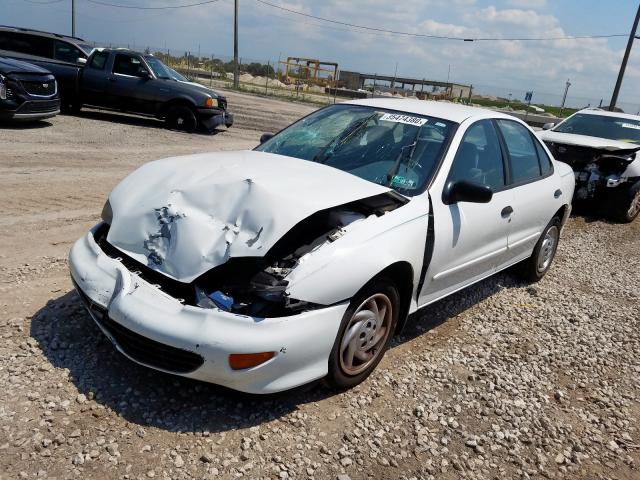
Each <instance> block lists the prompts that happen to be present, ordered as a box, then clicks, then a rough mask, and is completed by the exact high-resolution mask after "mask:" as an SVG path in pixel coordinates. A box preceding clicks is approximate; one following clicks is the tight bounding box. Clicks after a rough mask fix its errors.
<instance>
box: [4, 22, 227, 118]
mask: <svg viewBox="0 0 640 480" xmlns="http://www.w3.org/2000/svg"><path fill="white" fill-rule="evenodd" d="M0 55H4V56H6V57H11V58H14V59H18V60H23V61H27V62H29V63H32V64H35V65H38V66H40V67H42V68H45V69H47V70H49V71H50V72H51V73H53V75H54V76H55V77H56V80H57V81H58V86H59V90H60V92H59V93H60V97H61V109H62V110H63V111H64V110H66V111H78V110H80V108H82V106H83V105H87V106H93V107H99V108H107V109H112V110H118V111H122V112H130V113H137V114H143V115H151V116H154V117H156V118H160V119H163V120H164V121H165V123H166V125H167V127H168V128H171V129H178V130H184V131H194V130H196V129H197V128H202V129H205V130H208V131H212V130H213V129H215V128H216V127H218V126H220V125H226V126H227V127H230V126H231V125H233V115H232V114H231V113H229V112H228V110H227V100H226V99H225V98H224V97H223V96H222V95H219V94H218V93H216V92H214V91H213V90H211V89H209V88H206V87H204V86H202V85H199V84H197V83H192V82H189V81H188V80H187V79H186V78H184V77H182V76H181V75H180V74H178V73H177V72H176V71H174V70H172V69H171V68H169V67H167V66H166V65H164V64H163V63H162V62H161V61H160V59H158V58H157V57H154V56H153V55H145V54H142V53H139V52H134V51H132V50H126V49H95V48H93V47H91V46H90V45H89V44H87V43H86V42H85V41H84V40H82V39H80V38H76V37H68V36H65V35H59V34H55V33H49V32H41V31H38V30H32V29H26V28H17V27H5V26H0Z"/></svg>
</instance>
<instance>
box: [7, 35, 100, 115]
mask: <svg viewBox="0 0 640 480" xmlns="http://www.w3.org/2000/svg"><path fill="white" fill-rule="evenodd" d="M92 50H93V47H92V46H91V45H89V44H88V43H87V42H85V41H84V40H82V39H81V38H76V37H68V36H66V35H58V34H56V33H48V32H41V31H39V30H32V29H28V28H18V27H6V26H0V56H4V57H10V58H15V59H17V60H23V61H25V62H29V63H32V64H34V65H38V66H39V67H42V68H45V69H47V70H48V71H50V72H51V73H53V75H54V76H55V77H56V79H57V80H58V87H59V89H60V92H59V93H60V97H61V100H62V102H61V103H62V108H63V109H66V108H69V107H71V105H72V104H73V102H74V99H75V96H76V90H77V86H76V82H77V79H78V72H79V71H80V69H81V67H82V66H83V65H84V64H85V63H86V61H87V57H88V56H89V54H90V53H91V51H92Z"/></svg>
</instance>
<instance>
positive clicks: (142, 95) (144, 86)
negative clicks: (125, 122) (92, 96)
mask: <svg viewBox="0 0 640 480" xmlns="http://www.w3.org/2000/svg"><path fill="white" fill-rule="evenodd" d="M155 82H156V80H155V79H154V78H153V76H152V74H151V71H150V70H149V69H148V68H147V66H146V63H145V62H144V61H143V60H142V58H140V56H138V55H132V54H129V53H124V52H123V53H116V54H115V57H114V59H113V67H112V71H111V75H109V79H108V83H107V87H106V89H107V96H108V99H109V103H110V105H108V106H109V107H112V108H118V109H120V110H124V111H129V112H137V113H153V112H154V106H155V97H156V95H155V86H154V84H155Z"/></svg>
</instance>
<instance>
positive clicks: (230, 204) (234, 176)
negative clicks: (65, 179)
mask: <svg viewBox="0 0 640 480" xmlns="http://www.w3.org/2000/svg"><path fill="white" fill-rule="evenodd" d="M389 190H390V189H389V188H387V187H383V186H380V185H376V184H374V183H371V182H368V181H366V180H363V179H361V178H358V177H356V176H354V175H351V174H349V173H346V172H343V171H341V170H338V169H335V168H332V167H328V166H326V165H321V164H318V163H314V162H309V161H305V160H300V159H296V158H291V157H285V156H281V155H274V154H270V153H263V152H255V151H241V152H220V153H207V154H198V155H190V156H185V157H174V158H168V159H165V160H158V161H155V162H151V163H148V164H146V165H144V166H142V167H141V168H139V169H138V170H136V171H135V172H133V173H132V174H131V175H129V176H128V177H127V178H125V179H124V180H123V181H122V182H121V183H120V184H119V185H118V186H116V188H115V189H114V190H113V191H112V192H111V195H110V196H109V201H110V204H111V209H112V211H113V219H112V222H111V228H110V230H109V234H108V236H107V240H108V241H109V243H111V244H112V245H114V246H115V247H116V248H118V249H119V250H121V251H122V252H124V253H126V254H127V255H129V256H131V257H133V258H135V259H136V260H138V261H139V262H141V263H143V264H145V265H148V266H149V267H150V268H152V269H154V270H157V271H159V272H161V273H163V274H165V275H167V276H169V277H171V278H174V279H176V280H179V281H182V282H191V281H192V280H194V279H195V278H197V277H199V276H200V275H202V274H203V273H205V272H207V271H208V270H210V269H211V268H213V267H215V266H218V265H221V264H223V263H225V262H226V261H227V260H228V259H229V258H230V257H250V256H253V257H255V256H264V255H265V254H266V253H267V251H268V250H269V249H270V248H271V247H272V246H273V245H274V244H275V242H276V241H278V240H279V239H280V238H281V237H282V236H283V235H284V234H285V233H286V232H287V231H289V230H290V229H291V228H292V227H293V226H294V225H296V224H297V223H298V222H300V221H302V220H304V219H305V218H307V217H308V216H310V215H311V214H313V213H315V212H317V211H318V210H323V209H326V208H331V207H335V206H338V205H342V204H345V203H349V202H352V201H356V200H360V199H362V198H367V197H371V196H374V195H378V194H381V193H384V192H387V191H389Z"/></svg>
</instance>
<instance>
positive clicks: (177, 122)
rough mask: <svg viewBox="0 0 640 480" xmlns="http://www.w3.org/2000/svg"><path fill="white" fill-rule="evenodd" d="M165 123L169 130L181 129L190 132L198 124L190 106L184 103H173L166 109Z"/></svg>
mask: <svg viewBox="0 0 640 480" xmlns="http://www.w3.org/2000/svg"><path fill="white" fill-rule="evenodd" d="M165 125H166V126H167V128H168V129H170V130H181V131H183V132H189V133H190V132H193V131H194V130H195V129H196V127H197V126H198V120H197V119H196V115H195V113H193V110H192V109H191V108H189V107H187V106H186V105H175V106H173V107H169V110H167V115H166V117H165Z"/></svg>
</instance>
